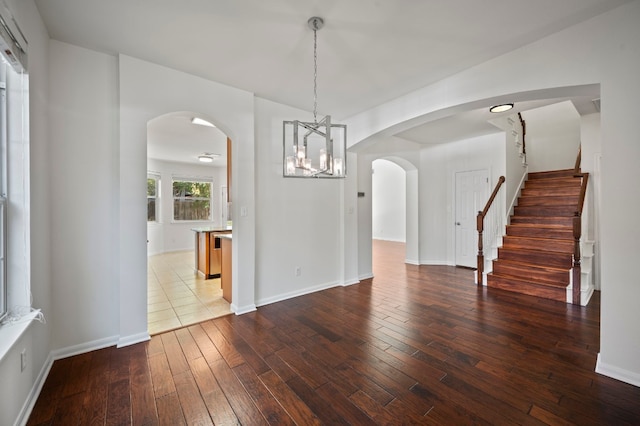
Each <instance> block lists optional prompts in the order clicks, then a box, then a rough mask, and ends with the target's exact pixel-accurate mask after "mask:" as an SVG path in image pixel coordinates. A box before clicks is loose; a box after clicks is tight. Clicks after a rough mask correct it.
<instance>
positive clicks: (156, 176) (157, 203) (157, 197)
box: [147, 172, 162, 223]
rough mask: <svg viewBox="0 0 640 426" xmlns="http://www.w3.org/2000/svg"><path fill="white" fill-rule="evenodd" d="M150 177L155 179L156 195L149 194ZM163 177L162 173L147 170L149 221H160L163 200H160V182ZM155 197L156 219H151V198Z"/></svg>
mask: <svg viewBox="0 0 640 426" xmlns="http://www.w3.org/2000/svg"><path fill="white" fill-rule="evenodd" d="M149 179H153V180H154V181H155V183H156V184H155V186H156V194H155V195H149V186H148V185H149ZM160 180H161V178H160V174H158V173H154V172H147V223H160V211H161V209H160V203H161V202H162V201H161V200H160V185H161V182H160ZM151 198H153V199H154V200H155V212H154V219H153V220H149V199H151Z"/></svg>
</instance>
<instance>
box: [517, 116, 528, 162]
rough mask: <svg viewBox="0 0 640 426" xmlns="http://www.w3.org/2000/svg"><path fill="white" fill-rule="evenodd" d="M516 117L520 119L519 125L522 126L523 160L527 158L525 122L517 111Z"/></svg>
mask: <svg viewBox="0 0 640 426" xmlns="http://www.w3.org/2000/svg"><path fill="white" fill-rule="evenodd" d="M518 118H519V119H520V125H521V126H522V155H524V158H525V161H526V159H527V145H526V143H527V142H526V138H527V123H526V122H525V121H524V119H523V118H522V114H521V113H518Z"/></svg>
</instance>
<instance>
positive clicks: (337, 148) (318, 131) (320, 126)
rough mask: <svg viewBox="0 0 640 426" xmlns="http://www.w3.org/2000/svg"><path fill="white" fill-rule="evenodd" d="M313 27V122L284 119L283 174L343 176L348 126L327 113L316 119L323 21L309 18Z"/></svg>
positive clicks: (292, 175)
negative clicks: (334, 121)
mask: <svg viewBox="0 0 640 426" xmlns="http://www.w3.org/2000/svg"><path fill="white" fill-rule="evenodd" d="M307 24H308V26H309V28H311V29H312V30H313V122H306V121H300V120H293V121H284V122H283V166H284V170H283V173H284V176H285V177H302V178H344V177H345V176H346V175H347V159H346V153H347V126H346V125H344V124H334V123H332V122H331V116H329V115H327V116H326V117H324V118H323V119H321V120H319V121H318V118H317V116H318V114H317V107H318V81H317V80H318V37H317V32H318V30H319V29H321V28H322V27H323V26H324V20H323V19H322V18H318V17H312V18H309V20H308V21H307Z"/></svg>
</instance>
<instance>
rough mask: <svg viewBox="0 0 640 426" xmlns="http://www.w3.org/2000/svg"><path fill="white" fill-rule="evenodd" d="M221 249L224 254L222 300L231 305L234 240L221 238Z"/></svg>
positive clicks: (221, 276)
mask: <svg viewBox="0 0 640 426" xmlns="http://www.w3.org/2000/svg"><path fill="white" fill-rule="evenodd" d="M220 247H221V252H222V263H221V271H220V284H221V286H222V298H223V299H224V300H226V301H227V302H229V303H231V289H232V274H231V265H232V256H231V255H232V248H233V247H232V239H231V235H223V236H222V237H220Z"/></svg>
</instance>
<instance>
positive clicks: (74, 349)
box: [51, 336, 119, 361]
mask: <svg viewBox="0 0 640 426" xmlns="http://www.w3.org/2000/svg"><path fill="white" fill-rule="evenodd" d="M118 340H119V336H111V337H105V338H104V339H98V340H93V341H91V342H86V343H81V344H79V345H73V346H67V347H66V348H61V349H56V350H53V351H51V356H52V357H53V360H54V361H57V360H59V359H63V358H68V357H70V356H74V355H80V354H84V353H87V352H91V351H95V350H98V349H104V348H108V347H109V346H116V345H117V344H118Z"/></svg>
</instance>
